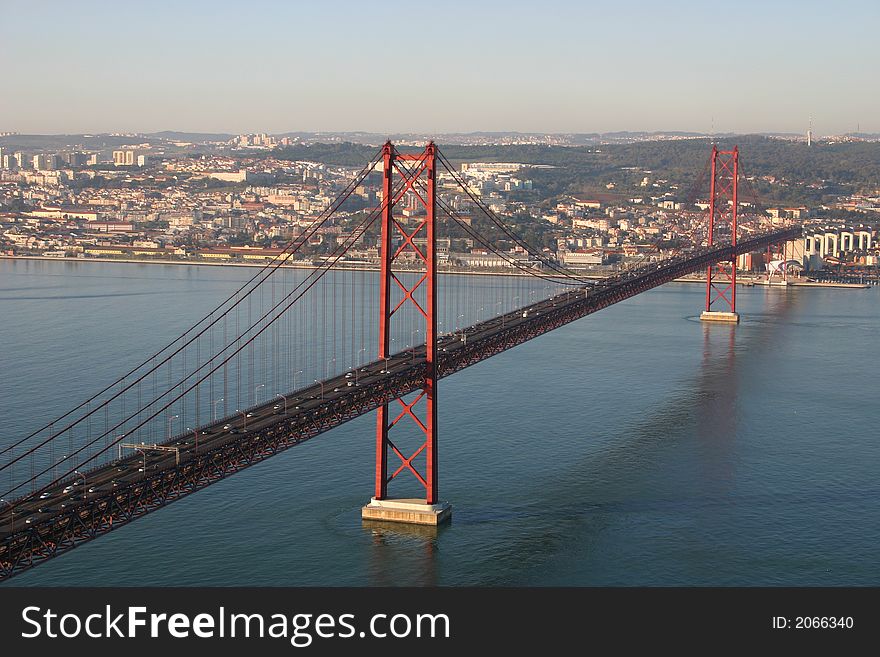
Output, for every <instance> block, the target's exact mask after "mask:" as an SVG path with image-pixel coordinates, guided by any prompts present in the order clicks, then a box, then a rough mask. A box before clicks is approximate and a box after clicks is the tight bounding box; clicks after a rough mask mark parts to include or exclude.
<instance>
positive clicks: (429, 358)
mask: <svg viewBox="0 0 880 657" xmlns="http://www.w3.org/2000/svg"><path fill="white" fill-rule="evenodd" d="M382 155H383V183H382V237H381V247H380V248H381V257H382V268H381V273H380V278H381V281H380V292H379V303H380V306H381V308H380V310H379V359H380V360H381V359H385V370H384V372H385V374H384V376H388V377H392V376H393V375H394V370H395V367H396V366H402V367H404V368H405V367H406V366H407V365H409V359H406V360H405V362H404V363H397V364H396V363H395V362H394V360H392V359H391V355H392V354H391V348H390V347H391V343H392V335H391V333H392V331H391V329H392V323H393V321H394V318H395V315H396V314H397V313H398V312H400V311H401V309H402V308H405V307H408V309H409V310H411V311H412V312H413V313H414V315H415V317H417V318H421V319H422V320H424V327H425V331H424V334H423V335H424V336H425V358H424V363H423V367H424V379H423V384H422V389H421V391H419V392H418V393H416V395H415V398H414V399H412V400H410V401H408V402H407V401H405V400H404V399H402V398H398V399H396V400H393V401H392V402H390V403H389V402H386V403H385V404H384V405H383V406H380V407H379V409H378V417H377V420H376V479H375V493H374V495H373V498H372V499H371V500H370V503H369V504H367V505H366V506H364V507H363V508H362V510H361V517H362V518H363V519H364V520H381V521H386V522H387V521H391V522H405V523H411V524H418V525H439V524H441V523H443V522H445V521H446V520H448V519H449V518H450V516H451V514H452V507H451V506H450V505H449V503H448V502H444V501H441V500H440V499H439V498H438V496H437V370H436V356H437V315H436V309H437V254H436V248H435V246H436V219H435V214H436V212H435V211H436V199H435V185H436V180H435V178H436V171H437V169H436V148H435V146H434V142H431V143H429V144H428V145H427V146H426V147H425V150H424V151H422V152H421V153H418V154H402V153H398V152H397V150H396V149H395V148H394V146H393V145H392V144H391V142H390V141H389V142H386V143H385V145H384V146H383V148H382ZM395 180H396V181H397V184H396V185H395ZM406 195H408V197H409V199H410V200H411V201H414V202H415V203H417V204H419V205H421V206H422V207H423V208H424V211H425V215H424V217H423V218H422V219H421V221H419V222H418V223H417V224H416V225H415V228H414V229H413V228H411V227H410V228H405V227H404V226H407V225H409V226H411V225H412V224H411V223H410V224H406V223H403V222H399V221H397V220H396V219H395V216H394V208H395V205H396V204H397V202H398V201H400V200H401V199H402V198H403V197H404V196H406ZM398 258H401V259H403V258H408V259H409V260H410V262H411V261H412V259H413V258H414V259H415V260H416V262H418V261H421V262H422V263H424V273H423V274H422V275H421V276H416V277H413V276H412V275H411V274H410V275H408V276H406V275H402V276H398V274H397V273H396V272H395V271H394V263H395V261H397V260H398ZM410 271H411V269H410ZM422 286H424V289H423V290H422V289H420V288H422ZM392 297H395V298H398V299H399V300H397V301H395V302H394V303H392ZM407 329H410V325H409V324H407ZM415 348H416V347H415V345H413V349H415ZM413 357H414V356H413ZM422 400H424V404H423V406H424V411H423V412H420V411H419V410H418V405H419V404H420V402H421V401H422ZM395 402H396V403H395ZM392 411H393V413H392ZM420 415H421V417H420ZM407 421H411V422H413V423H415V425H416V427H417V431H418V432H419V435H420V436H421V435H424V441H423V442H421V445H420V446H417V447H416V448H415V449H414V450H412V451H410V452H408V453H407V452H406V451H404V449H403V448H402V447H399V446H398V445H396V444H395V443H394V442H393V441H392V440H391V438H390V436H389V432H390V431H391V430H392V429H393V428H394V427H395V426H396V425H398V423H400V422H407ZM389 454H390V455H392V458H395V457H396V460H394V461H393V463H394V469H393V470H391V469H390V468H389V463H388V461H389ZM404 473H409V474H411V475H412V476H413V477H415V479H416V480H417V481H418V482H419V484H421V486H422V487H423V488H424V490H425V497H424V499H420V498H389V496H388V484H389V483H390V482H391V481H392V480H394V479H395V478H397V477H398V476H399V475H401V474H404Z"/></svg>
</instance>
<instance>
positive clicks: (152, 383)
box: [0, 143, 802, 580]
mask: <svg viewBox="0 0 880 657" xmlns="http://www.w3.org/2000/svg"><path fill="white" fill-rule="evenodd" d="M707 170H708V171H709V172H710V185H709V210H708V212H707V213H704V214H703V215H702V219H701V220H700V221H695V222H694V224H693V226H692V229H693V230H692V235H691V244H690V245H689V246H688V247H687V248H682V249H678V250H677V251H675V252H667V253H664V254H661V253H659V252H654V253H650V254H647V255H646V256H645V257H644V258H643V259H642V261H640V262H638V263H635V264H634V265H632V266H629V267H627V268H625V269H621V270H619V271H618V272H617V273H615V274H614V275H611V276H608V277H607V278H602V279H589V278H585V277H584V276H583V274H582V273H579V272H575V271H571V270H569V269H567V268H565V267H563V266H562V265H560V264H559V263H558V262H557V260H556V259H555V258H554V257H553V256H552V255H551V254H550V253H549V252H548V251H546V250H544V249H540V248H535V247H534V246H533V245H530V244H528V243H527V242H526V241H525V240H523V239H522V238H521V237H520V236H519V235H517V233H516V232H515V231H514V230H513V229H511V228H510V226H509V225H508V224H507V223H506V222H505V221H504V220H503V219H502V218H501V217H500V216H499V215H498V214H497V213H496V212H494V211H493V210H492V209H491V208H490V207H489V206H487V204H486V203H485V201H484V200H483V199H482V198H481V197H480V195H479V194H478V193H477V192H476V191H475V190H474V189H472V188H471V187H470V186H469V184H468V182H467V181H466V180H464V179H463V178H462V176H461V175H460V174H459V173H458V172H457V170H456V168H455V166H454V165H453V163H452V162H450V161H449V160H448V159H447V158H446V157H445V156H444V155H443V154H442V152H441V151H440V150H439V149H438V148H437V147H436V146H435V145H434V144H433V143H429V144H428V145H427V146H426V147H425V148H424V149H423V150H421V151H406V152H404V151H402V150H400V149H398V148H396V147H395V146H394V145H392V144H391V143H386V144H385V145H384V146H383V147H382V149H381V150H380V151H378V152H377V153H376V154H375V156H374V157H373V158H372V159H371V160H370V161H369V162H368V163H367V164H366V165H365V166H364V167H363V168H362V169H361V170H360V171H359V172H358V173H357V174H356V175H355V176H354V178H353V179H352V180H351V181H350V182H349V183H348V184H347V185H345V186H344V187H342V188H341V189H339V190H338V195H337V197H336V198H335V199H334V200H333V201H332V202H331V203H330V204H329V205H328V207H327V209H326V210H325V211H324V212H323V213H322V214H321V215H320V216H318V217H317V218H316V219H315V220H314V221H313V222H312V223H311V224H310V225H309V226H308V227H307V228H305V229H304V230H303V231H302V232H301V233H300V234H298V235H296V236H295V237H293V238H292V239H291V240H290V241H289V242H288V243H287V245H286V246H285V247H284V248H283V249H282V250H281V252H280V253H279V254H278V255H277V256H275V257H274V258H273V259H272V260H271V261H270V262H268V263H267V264H266V265H265V266H263V267H262V268H259V269H257V270H256V272H255V273H254V274H253V275H252V276H250V278H249V279H248V280H247V281H246V282H245V283H244V284H242V285H241V286H240V287H239V288H238V289H236V290H235V291H234V292H233V293H232V294H231V295H229V296H228V297H227V298H226V299H225V300H223V302H222V303H220V304H219V305H217V306H216V307H214V308H213V309H211V310H210V311H209V312H207V313H206V314H205V315H204V316H203V317H202V319H200V320H199V321H198V322H196V323H195V324H194V325H193V326H191V327H190V328H188V329H187V330H186V331H185V332H183V333H182V334H181V335H179V336H178V337H177V338H176V339H174V340H173V341H171V342H169V343H168V344H167V345H166V346H164V347H163V348H162V349H160V350H158V351H156V352H155V353H153V354H151V355H149V356H148V357H147V358H145V359H144V360H143V361H142V362H141V363H139V364H137V365H136V366H133V367H131V368H130V369H129V370H128V371H126V372H125V373H124V374H123V375H122V376H120V377H119V378H117V379H116V380H114V381H113V382H111V383H109V384H108V385H107V386H106V387H104V388H103V389H101V390H99V391H98V392H96V393H95V394H94V395H92V396H90V397H89V398H87V399H85V400H84V401H83V402H82V403H80V404H78V405H77V406H75V407H74V408H72V409H71V410H69V411H68V412H66V413H64V414H62V415H59V416H57V417H54V418H53V419H51V421H48V422H46V423H45V424H43V425H42V426H41V427H40V428H39V429H36V430H35V431H33V432H31V433H29V434H27V435H25V436H21V437H11V438H8V439H6V440H5V442H4V443H3V444H0V490H2V491H4V492H3V495H2V504H0V580H5V579H8V578H10V577H12V576H14V575H15V574H17V573H19V572H21V571H23V570H26V569H29V568H32V567H34V566H37V565H39V564H41V563H44V562H46V561H48V560H50V559H52V558H54V557H56V556H58V555H59V554H62V553H64V552H66V551H68V550H70V549H73V548H74V547H76V546H77V545H79V544H81V543H83V542H86V541H89V540H92V539H94V538H97V537H99V536H102V535H104V534H107V533H108V532H110V531H112V530H114V529H117V528H118V527H121V526H123V525H126V524H127V523H129V522H131V521H133V520H136V519H137V518H140V517H141V516H143V515H145V514H147V513H150V512H152V511H155V510H157V509H160V508H162V507H164V506H166V505H167V504H169V503H171V502H173V501H175V500H177V499H180V498H182V497H185V496H187V495H189V494H191V493H194V492H196V491H198V490H200V489H202V488H204V487H206V486H209V485H211V484H212V483H214V482H217V481H219V480H221V479H224V478H226V477H228V476H230V475H232V474H234V473H236V472H238V471H239V470H242V469H243V468H246V467H248V466H250V465H253V464H255V463H259V462H261V461H263V460H265V459H267V458H269V457H271V456H273V455H275V454H278V453H279V452H282V451H284V450H286V449H289V448H290V447H293V446H295V445H298V444H300V443H302V442H304V441H307V440H309V439H311V438H314V437H315V436H318V435H319V434H322V433H325V432H327V431H329V430H331V429H333V428H334V427H337V426H339V425H340V424H342V423H344V422H347V421H349V420H351V419H353V418H356V417H359V416H361V415H364V414H366V413H370V412H372V411H377V413H376V416H377V420H376V423H377V426H376V433H375V447H376V458H375V464H374V469H375V483H374V489H373V491H372V497H371V499H370V501H369V503H368V504H366V505H365V506H364V508H363V511H362V515H363V517H364V519H365V521H370V520H372V519H379V520H390V521H401V522H411V523H422V524H437V523H441V522H443V521H444V520H446V519H447V518H448V517H449V515H450V513H451V507H450V505H449V504H448V503H447V502H445V501H443V500H442V499H441V498H440V497H439V492H438V479H439V477H438V474H439V470H438V427H437V408H438V403H439V400H438V386H437V383H438V380H439V379H441V378H443V377H446V376H449V375H451V374H454V373H456V372H458V371H460V370H462V369H464V368H466V367H469V366H470V365H473V364H475V363H479V362H481V361H483V360H486V359H487V358H490V357H491V356H493V355H495V354H498V353H500V352H502V351H505V350H508V349H511V348H512V347H515V346H516V345H519V344H522V343H523V342H526V341H528V340H532V339H534V338H537V337H539V336H541V335H543V334H544V333H547V332H549V331H552V330H554V329H556V328H559V327H560V326H564V325H566V324H569V323H571V322H574V321H576V320H578V319H580V318H583V317H585V316H587V315H589V314H591V313H594V312H596V311H599V310H602V309H603V308H606V307H608V306H610V305H612V304H615V303H618V302H620V301H624V300H626V299H629V298H631V297H633V296H635V295H637V294H640V293H642V292H645V291H647V290H650V289H652V288H655V287H657V286H659V285H663V284H664V283H668V282H670V281H673V280H675V279H677V278H679V277H681V276H684V275H687V274H692V273H694V272H701V271H705V272H706V306H705V309H704V312H703V315H702V317H703V319H708V320H720V321H738V318H739V316H738V315H737V314H736V259H737V257H738V256H739V255H740V254H744V253H750V252H754V251H757V250H763V249H767V248H770V247H771V246H772V245H778V244H783V243H785V242H786V241H788V240H792V239H795V238H797V237H799V236H800V235H801V232H802V229H801V228H800V227H794V226H768V225H765V224H764V223H763V221H762V218H761V216H760V213H759V212H752V213H751V215H750V214H749V213H742V212H740V206H741V201H742V199H741V195H739V181H740V179H741V178H742V174H741V171H740V164H739V153H738V150H737V149H736V148H734V149H733V150H730V151H721V150H718V149H717V148H716V147H714V146H713V149H712V153H711V158H710V166H708V167H707ZM370 185H373V186H375V187H376V194H375V196H376V199H377V203H376V205H375V206H374V207H373V208H372V209H370V210H363V209H354V210H353V209H352V204H351V200H352V195H353V194H354V192H355V190H356V189H359V188H360V189H363V186H370ZM371 244H375V245H377V246H376V247H375V248H376V249H377V251H376V253H377V254H378V258H379V260H380V263H381V264H380V266H379V267H378V269H376V268H366V267H364V266H363V265H362V264H361V263H362V260H360V259H359V258H358V257H355V254H358V253H360V252H362V251H363V250H364V249H365V248H369V245H371ZM316 245H322V248H323V249H324V251H323V253H322V257H321V258H319V259H316V260H314V262H315V264H314V266H313V267H311V268H302V267H296V266H293V262H294V258H295V256H296V257H297V258H299V257H301V256H302V255H303V254H306V253H310V252H311V250H313V249H314V248H315V246H316ZM454 245H461V248H473V247H477V248H482V249H484V250H485V252H486V253H489V254H492V255H494V256H495V257H496V258H498V259H500V261H501V262H503V263H504V265H505V269H506V271H507V272H508V274H507V275H500V276H496V277H493V278H492V280H491V284H483V285H475V284H474V279H475V277H474V276H471V275H466V274H460V273H453V272H452V271H450V269H449V267H448V266H447V265H446V264H445V257H446V258H448V253H449V250H450V249H452V247H453V246H454ZM444 256H445V257H444ZM483 280H485V279H483ZM366 497H367V495H366V491H365V498H366ZM365 501H366V500H365Z"/></svg>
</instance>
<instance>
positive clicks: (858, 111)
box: [0, 0, 880, 134]
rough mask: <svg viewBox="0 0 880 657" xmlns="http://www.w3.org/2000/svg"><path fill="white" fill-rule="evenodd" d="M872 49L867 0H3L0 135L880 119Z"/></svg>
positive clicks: (722, 126) (875, 1) (589, 127)
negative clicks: (128, 0) (520, 0)
mask: <svg viewBox="0 0 880 657" xmlns="http://www.w3.org/2000/svg"><path fill="white" fill-rule="evenodd" d="M726 7H729V9H728V8H726ZM878 63H880V0H833V1H831V2H829V1H827V0H823V1H821V2H814V1H812V0H804V1H797V2H796V1H791V2H789V1H781V0H760V1H753V0H731V1H730V2H728V3H725V2H724V1H723V0H714V1H712V2H708V1H706V0H699V1H696V0H695V1H689V0H687V1H676V0H669V1H659V0H658V1H652V2H648V1H647V0H641V1H638V2H636V1H632V0H601V1H592V0H582V1H580V2H578V1H569V2H563V1H560V0H541V1H535V2H519V1H517V0H508V1H507V2H494V1H482V0H469V1H466V2H459V1H458V0H436V1H434V2H431V1H426V0H410V1H409V2H397V1H388V2H385V1H382V0H370V1H369V2H364V1H358V2H348V1H342V0H336V1H334V0H309V1H302V2H301V1H295V0H290V1H287V2H284V1H282V0H276V1H274V2H270V1H267V0H246V1H244V0H235V1H226V0H213V1H211V2H196V1H191V2H187V1H186V0H179V1H177V2H172V1H168V2H165V1H163V0H149V1H147V2H127V1H122V0H115V1H107V2H103V1H90V0H77V1H75V2H74V1H69V0H65V1H52V0H49V1H46V0H44V1H41V2H21V0H0V131H6V130H15V131H19V132H22V133H58V132H106V131H139V132H151V131H157V130H187V131H201V132H231V133H238V132H284V131H290V130H306V131H323V130H326V131H343V130H364V131H375V132H382V133H390V132H436V133H440V132H470V131H476V130H499V131H512V130H517V131H523V132H607V131H613V130H695V131H707V132H708V131H710V130H713V129H714V131H716V132H757V131H791V132H802V131H804V130H806V127H807V122H808V120H809V118H810V116H812V117H813V126H814V131H815V132H816V133H818V134H829V133H839V132H849V131H854V130H856V127H857V126H860V128H861V130H862V131H871V132H880V84H878V83H880V74H878Z"/></svg>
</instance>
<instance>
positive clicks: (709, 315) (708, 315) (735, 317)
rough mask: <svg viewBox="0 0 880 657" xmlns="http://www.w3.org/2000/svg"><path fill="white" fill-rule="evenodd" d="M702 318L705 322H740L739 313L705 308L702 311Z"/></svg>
mask: <svg viewBox="0 0 880 657" xmlns="http://www.w3.org/2000/svg"><path fill="white" fill-rule="evenodd" d="M700 320H701V321H703V322H728V323H733V324H736V323H738V322H739V313H725V312H720V311H717V310H704V311H703V312H702V313H700Z"/></svg>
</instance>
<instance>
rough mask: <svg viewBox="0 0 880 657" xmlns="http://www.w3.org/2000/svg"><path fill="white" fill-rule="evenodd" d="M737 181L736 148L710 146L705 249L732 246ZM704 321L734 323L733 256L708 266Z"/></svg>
mask: <svg viewBox="0 0 880 657" xmlns="http://www.w3.org/2000/svg"><path fill="white" fill-rule="evenodd" d="M738 179H739V147H738V146H734V147H733V150H732V151H719V150H718V147H717V146H716V145H715V144H712V178H711V181H710V183H709V185H710V188H709V246H712V245H713V244H715V243H716V241H724V240H726V239H727V235H726V233H729V239H730V243H731V244H733V245H734V246H736V218H737V210H738V209H739V208H738V201H737V191H738ZM700 319H702V320H704V321H721V322H738V321H739V314H738V313H737V312H736V256H734V257H733V258H732V259H731V260H729V261H726V262H718V263H716V264H714V265H709V268H708V269H707V271H706V309H705V310H704V311H703V312H702V314H701V315H700Z"/></svg>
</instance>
